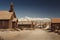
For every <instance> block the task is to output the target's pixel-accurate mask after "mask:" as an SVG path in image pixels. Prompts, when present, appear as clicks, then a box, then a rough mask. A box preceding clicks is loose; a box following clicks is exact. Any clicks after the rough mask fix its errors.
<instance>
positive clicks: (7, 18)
mask: <svg viewBox="0 0 60 40" xmlns="http://www.w3.org/2000/svg"><path fill="white" fill-rule="evenodd" d="M17 22H18V20H17V18H16V15H15V11H14V5H13V3H11V4H10V10H9V11H0V29H10V28H16V27H17Z"/></svg>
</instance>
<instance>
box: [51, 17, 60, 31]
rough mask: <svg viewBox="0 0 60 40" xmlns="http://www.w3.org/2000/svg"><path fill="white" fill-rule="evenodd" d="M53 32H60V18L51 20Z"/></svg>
mask: <svg viewBox="0 0 60 40" xmlns="http://www.w3.org/2000/svg"><path fill="white" fill-rule="evenodd" d="M51 30H52V31H55V30H60V18H52V19H51Z"/></svg>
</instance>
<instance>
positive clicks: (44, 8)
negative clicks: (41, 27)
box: [0, 0, 60, 18]
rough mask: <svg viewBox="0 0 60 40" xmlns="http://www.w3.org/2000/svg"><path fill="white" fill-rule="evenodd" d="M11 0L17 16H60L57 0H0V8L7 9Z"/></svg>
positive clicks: (59, 5) (59, 3) (59, 4)
mask: <svg viewBox="0 0 60 40" xmlns="http://www.w3.org/2000/svg"><path fill="white" fill-rule="evenodd" d="M11 2H13V3H14V10H15V12H16V15H17V17H18V18H21V17H24V16H29V17H40V18H45V17H48V18H53V17H60V1H59V0H0V10H7V11H8V10H9V6H10V3H11Z"/></svg>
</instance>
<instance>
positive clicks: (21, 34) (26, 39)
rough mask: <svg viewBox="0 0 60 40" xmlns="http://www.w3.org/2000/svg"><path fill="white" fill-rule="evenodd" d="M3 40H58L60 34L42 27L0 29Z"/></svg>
mask: <svg viewBox="0 0 60 40" xmlns="http://www.w3.org/2000/svg"><path fill="white" fill-rule="evenodd" d="M0 36H1V37H2V38H3V39H4V40H60V35H58V34H57V33H54V32H48V31H46V30H42V29H35V30H22V31H0Z"/></svg>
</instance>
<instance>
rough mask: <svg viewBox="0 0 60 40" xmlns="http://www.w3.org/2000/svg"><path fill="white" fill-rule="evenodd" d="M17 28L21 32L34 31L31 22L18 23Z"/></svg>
mask: <svg viewBox="0 0 60 40" xmlns="http://www.w3.org/2000/svg"><path fill="white" fill-rule="evenodd" d="M18 22H19V21H18ZM18 28H20V29H21V30H23V29H34V25H33V22H31V21H20V22H19V23H18Z"/></svg>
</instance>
